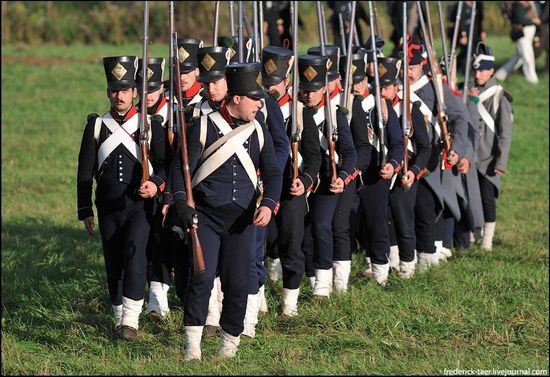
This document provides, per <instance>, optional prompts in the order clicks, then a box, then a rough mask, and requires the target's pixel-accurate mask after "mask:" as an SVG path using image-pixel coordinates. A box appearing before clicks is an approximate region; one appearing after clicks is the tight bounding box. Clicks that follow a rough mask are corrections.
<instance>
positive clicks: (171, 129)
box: [167, 1, 176, 149]
mask: <svg viewBox="0 0 550 377" xmlns="http://www.w3.org/2000/svg"><path fill="white" fill-rule="evenodd" d="M168 13H169V19H170V45H169V47H170V49H169V50H168V51H169V54H168V56H169V62H170V91H169V97H168V108H169V110H168V129H167V131H168V142H169V143H170V146H172V148H173V149H176V148H174V147H173V144H174V111H173V109H174V41H173V40H172V37H173V33H174V2H173V1H170V6H169V10H168Z"/></svg>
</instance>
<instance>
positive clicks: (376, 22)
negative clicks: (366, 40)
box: [354, 1, 382, 48]
mask: <svg viewBox="0 0 550 377" xmlns="http://www.w3.org/2000/svg"><path fill="white" fill-rule="evenodd" d="M354 3H355V1H354ZM372 11H373V13H374V21H375V24H376V35H378V36H381V35H382V34H381V33H382V32H381V31H380V22H379V21H378V11H377V10H376V1H375V2H374V3H373V9H372ZM371 30H372V28H371ZM357 45H359V43H358V44H357ZM373 46H374V45H373ZM373 48H374V47H373Z"/></svg>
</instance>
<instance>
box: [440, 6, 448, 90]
mask: <svg viewBox="0 0 550 377" xmlns="http://www.w3.org/2000/svg"><path fill="white" fill-rule="evenodd" d="M437 10H438V14H439V29H440V30H441V42H442V43H443V63H444V64H445V73H446V75H447V84H449V85H450V83H451V74H450V69H449V66H448V60H447V58H448V55H447V38H446V36H445V21H444V19H443V11H442V10H441V1H438V2H437Z"/></svg>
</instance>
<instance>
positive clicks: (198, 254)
mask: <svg viewBox="0 0 550 377" xmlns="http://www.w3.org/2000/svg"><path fill="white" fill-rule="evenodd" d="M174 41H177V35H176V34H175V33H174ZM174 48H175V49H176V50H177V48H178V47H177V44H176V43H175V42H174ZM176 59H177V58H176ZM175 65H176V80H177V85H176V86H177V91H178V114H179V120H180V125H181V130H180V142H181V157H182V168H183V169H182V170H183V180H184V183H185V192H186V194H187V204H188V205H189V206H190V207H192V208H195V200H194V199H193V186H192V184H191V171H190V170H189V155H188V151H187V136H186V134H187V125H186V123H185V104H184V101H183V93H182V91H181V73H180V65H179V61H178V62H177V63H176V64H175ZM193 222H194V223H195V224H196V223H198V218H197V217H196V216H195V217H194V218H193ZM190 233H191V240H192V244H193V245H192V250H193V272H194V274H195V276H197V275H200V274H202V273H203V272H204V271H205V268H206V267H205V265H204V257H203V255H202V246H201V243H200V240H199V234H198V232H197V229H196V228H195V227H191V229H190Z"/></svg>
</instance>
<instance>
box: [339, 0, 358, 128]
mask: <svg viewBox="0 0 550 377" xmlns="http://www.w3.org/2000/svg"><path fill="white" fill-rule="evenodd" d="M356 10H357V3H356V2H355V1H354V2H353V5H352V7H351V19H350V30H352V28H353V27H354V26H355V12H356ZM347 49H348V51H349V54H346V69H345V71H344V72H346V77H345V78H344V93H343V97H342V106H344V107H345V108H346V109H348V110H349V113H348V119H350V118H351V102H352V96H351V95H350V92H351V86H352V85H353V83H352V79H351V78H352V72H351V61H352V51H353V36H352V35H351V33H350V34H349V35H348V42H347Z"/></svg>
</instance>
